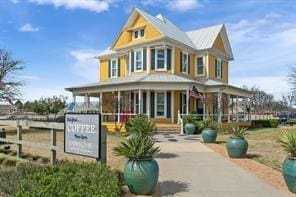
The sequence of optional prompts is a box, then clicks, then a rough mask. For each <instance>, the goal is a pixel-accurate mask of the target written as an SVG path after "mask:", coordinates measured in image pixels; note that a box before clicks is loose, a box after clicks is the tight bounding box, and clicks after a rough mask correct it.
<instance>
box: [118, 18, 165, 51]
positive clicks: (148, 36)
mask: <svg viewBox="0 0 296 197" xmlns="http://www.w3.org/2000/svg"><path fill="white" fill-rule="evenodd" d="M140 27H144V32H145V33H144V38H138V39H133V29H137V28H140ZM161 37H163V36H162V35H161V33H160V32H159V31H158V30H157V29H156V28H155V27H154V26H153V25H151V24H150V23H149V22H148V21H147V20H146V19H145V18H143V17H142V16H138V17H137V18H136V19H135V21H134V23H133V25H132V27H131V28H130V29H129V30H126V31H123V32H121V33H120V35H119V37H118V39H117V40H116V42H115V44H114V48H120V47H124V46H125V45H127V46H128V45H132V44H137V43H142V42H145V41H149V40H153V39H156V38H161Z"/></svg>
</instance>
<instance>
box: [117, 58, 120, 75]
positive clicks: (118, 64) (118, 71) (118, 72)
mask: <svg viewBox="0 0 296 197" xmlns="http://www.w3.org/2000/svg"><path fill="white" fill-rule="evenodd" d="M117 62H118V63H117V66H118V69H117V76H118V77H120V59H119V58H118V61H117Z"/></svg>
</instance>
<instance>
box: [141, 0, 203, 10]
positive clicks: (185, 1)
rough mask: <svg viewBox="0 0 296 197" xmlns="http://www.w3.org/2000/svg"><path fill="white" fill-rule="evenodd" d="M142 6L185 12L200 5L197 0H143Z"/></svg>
mask: <svg viewBox="0 0 296 197" xmlns="http://www.w3.org/2000/svg"><path fill="white" fill-rule="evenodd" d="M141 3H142V5H144V6H155V7H156V6H157V7H164V8H168V9H169V10H174V11H181V12H185V11H188V10H193V9H195V8H197V7H199V6H200V4H199V2H198V0H143V1H141Z"/></svg>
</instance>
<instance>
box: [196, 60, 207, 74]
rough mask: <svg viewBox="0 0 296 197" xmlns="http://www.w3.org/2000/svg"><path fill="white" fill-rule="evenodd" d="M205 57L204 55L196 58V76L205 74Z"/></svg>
mask: <svg viewBox="0 0 296 197" xmlns="http://www.w3.org/2000/svg"><path fill="white" fill-rule="evenodd" d="M204 68H205V65H204V58H203V57H197V59H196V76H202V75H204Z"/></svg>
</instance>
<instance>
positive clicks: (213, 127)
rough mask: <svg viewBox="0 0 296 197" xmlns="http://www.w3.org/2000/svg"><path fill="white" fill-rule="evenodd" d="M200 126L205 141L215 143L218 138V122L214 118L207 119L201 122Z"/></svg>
mask: <svg viewBox="0 0 296 197" xmlns="http://www.w3.org/2000/svg"><path fill="white" fill-rule="evenodd" d="M199 128H200V129H201V130H202V133H201V136H202V139H203V141H204V143H215V142H216V138H217V133H218V132H217V129H218V124H217V123H216V122H215V121H214V120H212V119H207V120H203V121H201V122H200V123H199Z"/></svg>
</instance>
